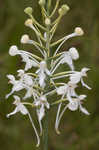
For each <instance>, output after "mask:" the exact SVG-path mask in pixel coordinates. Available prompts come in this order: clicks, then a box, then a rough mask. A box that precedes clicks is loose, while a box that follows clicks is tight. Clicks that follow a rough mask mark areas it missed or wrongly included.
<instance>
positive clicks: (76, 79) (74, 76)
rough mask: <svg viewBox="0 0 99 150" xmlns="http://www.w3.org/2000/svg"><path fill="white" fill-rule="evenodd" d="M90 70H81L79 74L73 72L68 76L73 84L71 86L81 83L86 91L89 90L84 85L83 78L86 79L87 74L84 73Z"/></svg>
mask: <svg viewBox="0 0 99 150" xmlns="http://www.w3.org/2000/svg"><path fill="white" fill-rule="evenodd" d="M88 70H90V69H89V68H83V69H82V70H81V72H74V73H72V74H71V75H70V81H71V82H72V83H73V84H77V83H79V82H80V81H81V83H82V85H83V86H84V87H86V88H88V89H91V88H90V87H89V86H88V85H86V84H85V83H84V81H83V77H86V76H87V74H86V72H87V71H88Z"/></svg>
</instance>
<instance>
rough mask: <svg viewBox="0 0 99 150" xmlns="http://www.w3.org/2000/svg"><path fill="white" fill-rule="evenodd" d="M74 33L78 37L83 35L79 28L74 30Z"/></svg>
mask: <svg viewBox="0 0 99 150" xmlns="http://www.w3.org/2000/svg"><path fill="white" fill-rule="evenodd" d="M75 33H76V34H77V35H79V36H82V35H83V34H84V31H83V30H82V28H80V27H76V28H75Z"/></svg>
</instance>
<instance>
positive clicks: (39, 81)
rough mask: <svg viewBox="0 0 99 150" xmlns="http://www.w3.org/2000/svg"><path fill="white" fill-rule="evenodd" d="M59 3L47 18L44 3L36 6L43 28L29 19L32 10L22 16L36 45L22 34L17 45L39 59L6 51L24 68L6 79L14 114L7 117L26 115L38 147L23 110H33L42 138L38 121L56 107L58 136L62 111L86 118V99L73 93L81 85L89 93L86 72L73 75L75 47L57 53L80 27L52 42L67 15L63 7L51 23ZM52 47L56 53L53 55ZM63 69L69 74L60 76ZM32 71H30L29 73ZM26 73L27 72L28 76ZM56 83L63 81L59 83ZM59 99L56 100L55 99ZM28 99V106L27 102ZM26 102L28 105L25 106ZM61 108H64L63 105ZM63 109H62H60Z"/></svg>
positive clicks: (13, 49)
mask: <svg viewBox="0 0 99 150" xmlns="http://www.w3.org/2000/svg"><path fill="white" fill-rule="evenodd" d="M59 1H60V0H57V2H56V5H55V8H54V9H53V11H52V13H51V14H50V13H49V12H50V11H49V12H48V11H47V8H46V6H45V0H40V1H39V5H40V7H41V12H42V16H43V20H44V21H43V25H41V24H40V23H39V22H38V21H37V20H36V19H35V18H34V16H33V10H32V8H31V7H28V8H26V9H25V10H24V12H25V13H26V14H27V15H28V16H29V19H27V20H26V21H25V26H27V27H29V28H31V29H32V30H33V31H34V33H35V35H36V37H37V41H34V40H32V39H30V37H29V35H27V34H25V35H23V36H22V37H21V40H20V42H21V43H22V44H31V45H33V46H34V47H35V48H36V49H37V50H38V52H39V55H35V54H34V53H31V52H28V51H24V50H21V49H19V48H18V47H17V46H16V45H13V46H11V47H10V49H9V54H10V55H11V56H16V55H19V56H20V57H21V58H22V61H23V62H24V64H25V67H24V69H19V70H17V78H15V76H14V75H11V74H9V75H7V78H8V79H9V83H11V84H12V90H11V92H10V93H9V94H7V95H6V98H8V97H9V96H11V95H13V98H14V102H13V104H14V105H15V110H14V111H13V112H11V113H9V114H8V115H7V117H10V116H11V115H14V114H16V113H17V112H20V113H21V114H23V115H28V116H29V119H30V122H31V124H32V126H33V129H34V131H35V134H36V137H37V141H38V142H37V146H39V144H40V138H39V134H38V131H37V129H36V127H35V125H34V122H33V119H32V117H31V115H30V113H29V111H28V109H27V107H26V106H31V108H32V109H34V110H36V113H37V118H38V122H39V125H40V135H42V131H43V127H42V119H43V117H44V116H45V115H46V111H48V110H49V109H50V108H52V107H53V105H58V111H57V115H56V122H55V130H56V132H57V133H58V134H59V133H60V132H59V129H58V127H59V123H60V120H61V118H62V116H63V114H64V112H65V110H66V109H69V110H71V111H76V110H78V109H79V110H80V111H81V112H83V113H84V114H86V115H89V112H88V111H87V110H86V109H85V108H84V107H83V105H82V103H83V102H84V100H85V98H86V95H78V94H77V92H76V89H77V87H78V84H79V83H81V85H82V86H83V87H86V88H87V89H89V90H90V89H91V88H90V87H89V86H88V85H86V83H84V81H83V78H84V77H86V76H87V71H88V70H89V68H86V67H84V68H82V69H81V71H76V70H75V67H74V63H73V61H76V60H77V59H79V53H78V51H77V49H76V48H75V47H71V48H70V49H69V50H68V51H64V52H59V50H60V49H61V47H62V45H63V44H64V43H65V42H66V41H67V40H69V39H70V38H73V37H77V36H82V35H83V34H84V32H83V30H82V29H81V28H80V27H76V28H75V29H74V31H73V33H71V34H69V35H66V36H65V37H63V38H61V39H59V40H58V41H55V42H53V41H52V39H53V36H54V34H55V32H56V29H57V27H58V24H59V23H60V21H61V18H62V16H64V15H65V14H67V12H68V11H69V7H68V6H67V5H66V4H64V5H62V6H61V8H59V9H58V17H57V19H56V20H55V21H52V17H53V16H54V14H55V12H56V10H57V8H58V6H59ZM53 47H56V50H55V51H53V49H54V48H53ZM63 64H65V65H67V66H68V68H69V71H68V70H67V71H66V69H65V68H64V71H63V72H60V70H59V66H61V65H63ZM32 68H34V69H33V70H35V71H32ZM28 70H29V71H30V72H28ZM60 79H64V82H61V80H60ZM21 90H25V92H26V93H25V95H24V96H23V97H21V98H20V97H19V96H17V95H16V94H15V95H14V93H15V92H19V91H21ZM55 94H56V95H58V96H56V99H55V100H54V101H53V102H52V100H51V96H52V95H55ZM58 97H60V99H57V98H58ZM29 98H32V100H33V101H32V102H31V101H29ZM26 100H28V102H26ZM63 104H64V105H63ZM62 106H63V108H62Z"/></svg>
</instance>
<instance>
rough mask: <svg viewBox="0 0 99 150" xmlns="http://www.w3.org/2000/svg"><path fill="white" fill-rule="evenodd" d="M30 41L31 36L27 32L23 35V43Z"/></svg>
mask: <svg viewBox="0 0 99 150" xmlns="http://www.w3.org/2000/svg"><path fill="white" fill-rule="evenodd" d="M28 41H29V36H28V35H27V34H24V35H23V36H22V37H21V43H23V44H26V43H28Z"/></svg>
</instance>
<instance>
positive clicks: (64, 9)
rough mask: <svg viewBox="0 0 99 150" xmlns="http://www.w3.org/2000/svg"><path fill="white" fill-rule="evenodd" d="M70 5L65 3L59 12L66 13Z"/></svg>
mask: <svg viewBox="0 0 99 150" xmlns="http://www.w3.org/2000/svg"><path fill="white" fill-rule="evenodd" d="M69 9H70V8H69V7H68V5H66V4H64V5H62V7H61V8H60V9H59V10H58V13H59V14H60V15H62V16H63V15H65V14H66V13H67V12H68V11H69Z"/></svg>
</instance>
